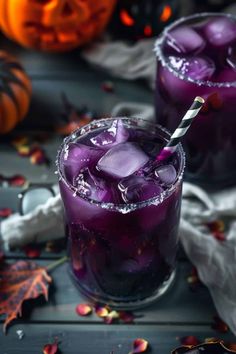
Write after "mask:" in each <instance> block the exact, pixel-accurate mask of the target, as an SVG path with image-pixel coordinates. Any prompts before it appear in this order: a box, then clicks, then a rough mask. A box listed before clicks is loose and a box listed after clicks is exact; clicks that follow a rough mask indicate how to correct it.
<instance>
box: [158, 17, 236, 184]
mask: <svg viewBox="0 0 236 354" xmlns="http://www.w3.org/2000/svg"><path fill="white" fill-rule="evenodd" d="M155 49H156V53H157V58H158V67H157V81H156V116H157V121H158V123H160V124H161V125H163V126H165V127H167V128H168V129H169V130H170V131H171V132H173V131H174V130H175V128H176V127H177V126H178V124H179V122H180V120H181V118H182V116H183V115H184V113H185V112H186V110H187V108H188V107H189V105H190V103H191V102H192V100H193V98H194V97H195V96H201V97H203V98H204V99H205V101H206V104H205V106H204V107H203V109H202V110H201V112H200V114H199V115H198V117H197V118H196V119H195V120H194V122H193V125H192V128H191V130H190V131H189V132H188V133H187V134H186V136H185V137H184V139H183V143H184V149H185V152H186V161H187V163H186V168H187V171H186V177H187V178H188V179H189V180H191V181H194V182H197V183H199V184H202V185H206V186H213V187H215V188H219V187H221V186H224V185H230V184H235V180H236V154H235V149H236V119H235V116H236V18H235V17H233V16H231V15H226V14H198V15H193V16H190V17H187V18H183V19H180V20H179V21H177V22H175V23H174V24H172V25H171V26H170V27H168V28H167V29H166V30H165V31H164V32H163V34H162V36H161V37H160V38H159V39H158V40H157V42H156V47H155Z"/></svg>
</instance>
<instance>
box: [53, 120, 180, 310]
mask: <svg viewBox="0 0 236 354" xmlns="http://www.w3.org/2000/svg"><path fill="white" fill-rule="evenodd" d="M119 121H122V124H123V127H124V128H125V129H127V130H128V131H129V136H130V139H134V136H135V137H136V138H137V137H138V138H137V139H138V140H140V139H143V140H144V141H145V144H147V145H148V146H146V145H145V146H146V147H145V148H147V149H149V148H151V149H153V148H156V147H157V146H158V148H159V147H160V146H163V145H164V144H166V142H167V141H168V139H169V137H170V135H169V133H168V132H167V131H166V130H165V129H163V128H162V127H160V126H157V125H154V124H151V123H149V122H147V121H144V120H141V119H135V118H119ZM114 122H115V119H103V120H99V121H93V122H92V123H91V124H89V125H87V126H85V127H83V128H81V129H78V130H76V131H75V132H74V133H73V134H72V135H70V136H69V137H67V138H66V139H65V140H64V142H63V144H62V146H61V148H60V151H59V154H58V158H57V166H58V172H59V186H60V192H61V197H62V200H63V203H64V209H65V222H66V233H67V236H68V250H69V255H70V269H71V273H72V274H73V278H74V280H75V282H76V284H77V285H78V287H79V289H80V290H81V291H82V293H84V294H85V295H86V296H88V297H89V298H91V299H92V300H94V301H96V302H99V303H105V304H109V305H111V306H113V307H115V308H123V309H131V308H136V307H139V306H142V305H146V304H149V303H150V302H152V301H154V300H155V299H157V298H158V297H159V296H160V295H162V294H163V293H164V292H165V291H166V290H167V289H168V288H169V286H170V285H171V283H172V282H173V279H174V274H175V266H176V253H177V247H178V225H179V219H180V205H181V187H182V176H183V170H184V162H185V159H184V153H183V150H182V147H181V145H180V144H179V146H178V148H177V152H176V155H175V158H174V160H173V161H174V162H173V163H174V165H175V169H176V172H177V175H176V179H175V182H174V183H172V184H170V185H169V186H168V188H167V189H166V190H165V191H164V190H163V191H162V192H161V193H159V194H158V195H157V196H154V197H152V198H149V199H147V200H145V199H144V200H142V201H139V200H136V201H135V203H134V202H133V203H129V202H128V203H124V202H123V203H107V202H101V201H97V200H94V199H91V198H90V197H88V196H86V195H84V194H82V193H81V192H78V190H77V189H76V188H75V187H74V186H73V185H72V183H71V182H70V181H69V180H68V178H67V176H66V173H65V172H66V169H65V156H66V158H68V149H69V147H70V146H71V144H73V143H74V142H76V143H81V144H88V142H89V141H90V139H88V137H90V138H91V136H92V137H94V136H96V135H97V134H98V132H101V131H105V130H107V129H109V128H111V127H113V124H114ZM136 138H135V139H136ZM151 140H152V141H155V142H156V146H153V143H152V145H150V144H151V143H150V141H151ZM122 145H123V144H122V143H120V144H119V145H117V149H120V148H122ZM74 156H75V155H74ZM130 158H131V156H130ZM69 159H70V155H69V158H68V160H69ZM68 160H66V164H67V163H68ZM83 161H84V160H83ZM88 161H89V159H88ZM88 164H89V162H88ZM75 166H76V165H74V167H75ZM75 170H76V168H75V169H74V170H72V174H73V171H75ZM103 178H104V180H106V176H105V175H103ZM138 178H139V177H138ZM140 178H142V177H140ZM73 179H74V176H73V175H71V180H73ZM114 183H117V181H115V182H114ZM147 188H149V187H148V186H147ZM108 192H109V191H108ZM145 193H148V190H146V191H145Z"/></svg>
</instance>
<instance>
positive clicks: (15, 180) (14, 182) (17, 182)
mask: <svg viewBox="0 0 236 354" xmlns="http://www.w3.org/2000/svg"><path fill="white" fill-rule="evenodd" d="M26 182H27V180H26V178H25V177H24V176H22V175H14V176H12V177H10V178H9V183H10V185H11V186H12V187H22V186H24V185H25V184H26Z"/></svg>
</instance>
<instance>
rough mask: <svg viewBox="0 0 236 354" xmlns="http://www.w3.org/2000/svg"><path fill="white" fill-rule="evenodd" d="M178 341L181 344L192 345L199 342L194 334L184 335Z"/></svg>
mask: <svg viewBox="0 0 236 354" xmlns="http://www.w3.org/2000/svg"><path fill="white" fill-rule="evenodd" d="M180 343H181V344H182V345H193V346H195V345H198V344H199V343H200V341H199V340H198V338H197V337H195V336H186V337H182V338H181V339H180Z"/></svg>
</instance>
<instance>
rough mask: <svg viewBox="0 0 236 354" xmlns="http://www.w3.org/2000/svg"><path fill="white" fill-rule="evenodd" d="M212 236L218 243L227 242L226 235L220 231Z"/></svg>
mask: <svg viewBox="0 0 236 354" xmlns="http://www.w3.org/2000/svg"><path fill="white" fill-rule="evenodd" d="M212 236H213V237H214V238H215V239H216V240H218V241H225V240H226V237H225V234H224V233H223V232H220V231H215V232H213V233H212Z"/></svg>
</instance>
